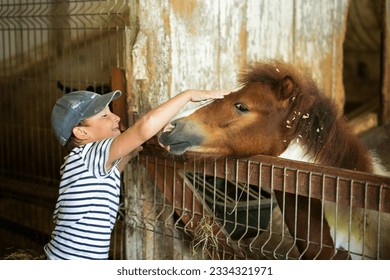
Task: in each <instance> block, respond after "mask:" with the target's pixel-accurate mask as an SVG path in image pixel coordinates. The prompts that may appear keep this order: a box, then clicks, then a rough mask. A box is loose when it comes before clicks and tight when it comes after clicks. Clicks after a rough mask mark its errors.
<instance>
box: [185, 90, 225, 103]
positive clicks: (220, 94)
mask: <svg viewBox="0 0 390 280" xmlns="http://www.w3.org/2000/svg"><path fill="white" fill-rule="evenodd" d="M230 92H231V91H230V90H191V101H193V102H198V101H202V100H207V99H222V98H224V97H225V95H228V94H229V93H230Z"/></svg>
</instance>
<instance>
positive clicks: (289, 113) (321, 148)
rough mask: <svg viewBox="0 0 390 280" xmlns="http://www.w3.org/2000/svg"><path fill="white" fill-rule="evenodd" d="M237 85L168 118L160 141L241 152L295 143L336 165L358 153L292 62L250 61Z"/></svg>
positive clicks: (215, 152) (271, 150)
mask: <svg viewBox="0 0 390 280" xmlns="http://www.w3.org/2000/svg"><path fill="white" fill-rule="evenodd" d="M239 84H240V86H241V88H240V89H239V90H238V91H236V92H232V93H231V94H230V95H227V96H225V98H224V99H222V100H216V101H214V102H213V103H211V104H210V105H208V106H205V107H203V108H201V109H199V110H197V111H195V112H194V113H193V114H191V115H189V116H187V117H183V118H180V119H176V120H174V121H173V122H172V123H171V129H170V130H166V131H165V132H163V133H162V134H161V136H160V137H159V141H160V143H161V144H162V145H164V146H166V147H167V149H168V150H169V151H170V153H172V154H183V153H185V152H186V151H191V152H195V153H199V154H202V155H203V156H235V157H247V156H253V155H256V154H264V155H272V156H278V155H280V154H281V153H283V152H284V151H285V150H286V148H287V147H288V145H289V144H291V143H295V142H296V143H299V144H300V145H301V146H302V147H304V150H305V151H306V153H307V154H308V155H310V156H312V157H313V158H314V159H315V160H316V161H317V162H320V163H321V162H322V163H324V164H332V165H334V164H335V165H334V166H340V167H344V165H346V164H345V163H344V162H343V161H344V160H345V157H344V154H345V153H348V154H350V155H353V154H356V152H357V151H359V152H360V150H359V149H360V146H359V144H356V143H355V142H356V141H353V142H354V145H350V144H351V141H350V140H351V137H352V136H351V134H349V133H348V132H347V131H346V129H345V126H344V125H343V123H344V122H343V120H342V119H341V118H339V117H338V115H337V110H336V108H335V106H334V104H333V102H332V101H331V100H330V99H329V98H327V97H325V96H324V95H323V94H322V93H321V92H320V91H319V89H318V88H317V86H316V84H315V83H314V81H313V80H312V79H311V78H310V76H308V75H302V74H301V73H299V72H298V71H297V70H296V68H294V67H293V66H292V65H290V64H286V63H283V62H280V61H267V62H257V63H253V64H251V65H249V66H248V67H247V68H246V70H245V71H244V72H243V73H241V75H240V76H239ZM352 138H353V137H352ZM355 144H356V145H357V146H356V145H355ZM358 148H359V149H358ZM351 149H355V151H353V150H351ZM356 149H358V150H356ZM336 157H337V158H336ZM337 161H339V162H337ZM353 161H355V159H353V160H351V162H352V165H353V164H355V163H356V161H355V163H353ZM353 169H355V168H354V167H353Z"/></svg>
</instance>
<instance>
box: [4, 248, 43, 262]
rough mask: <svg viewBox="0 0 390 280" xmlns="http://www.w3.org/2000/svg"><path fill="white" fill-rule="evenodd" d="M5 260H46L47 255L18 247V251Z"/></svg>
mask: <svg viewBox="0 0 390 280" xmlns="http://www.w3.org/2000/svg"><path fill="white" fill-rule="evenodd" d="M3 260H46V256H45V255H42V254H39V253H37V252H34V251H32V250H21V249H18V250H17V251H16V252H13V253H11V254H10V255H8V256H6V257H4V258H3Z"/></svg>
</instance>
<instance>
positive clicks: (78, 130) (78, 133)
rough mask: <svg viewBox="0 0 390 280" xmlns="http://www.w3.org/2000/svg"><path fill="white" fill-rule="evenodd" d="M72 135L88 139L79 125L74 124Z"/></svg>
mask: <svg viewBox="0 0 390 280" xmlns="http://www.w3.org/2000/svg"><path fill="white" fill-rule="evenodd" d="M72 132H73V135H74V136H75V137H76V138H77V139H80V140H85V139H88V133H87V132H86V131H85V130H84V129H83V128H82V127H80V126H76V127H74V128H73V129H72Z"/></svg>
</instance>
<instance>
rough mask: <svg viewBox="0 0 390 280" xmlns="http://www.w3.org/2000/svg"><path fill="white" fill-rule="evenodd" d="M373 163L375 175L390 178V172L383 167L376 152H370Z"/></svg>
mask: <svg viewBox="0 0 390 280" xmlns="http://www.w3.org/2000/svg"><path fill="white" fill-rule="evenodd" d="M370 155H371V159H372V163H373V165H374V174H377V175H382V176H386V177H390V172H389V171H388V170H386V168H385V167H384V166H383V165H382V162H381V159H380V157H379V156H378V154H377V153H376V152H375V151H372V150H371V151H370Z"/></svg>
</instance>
